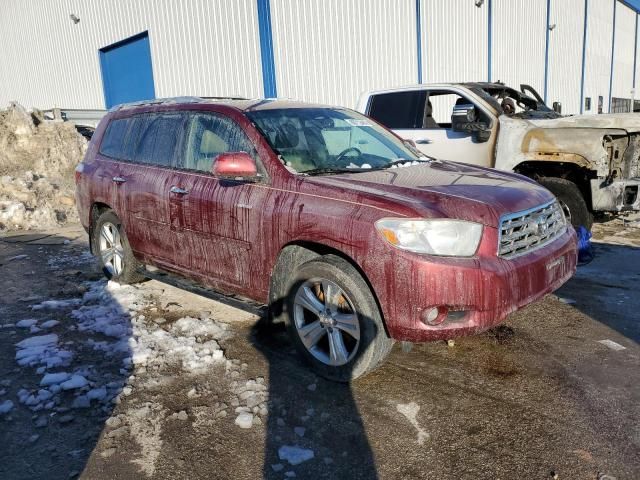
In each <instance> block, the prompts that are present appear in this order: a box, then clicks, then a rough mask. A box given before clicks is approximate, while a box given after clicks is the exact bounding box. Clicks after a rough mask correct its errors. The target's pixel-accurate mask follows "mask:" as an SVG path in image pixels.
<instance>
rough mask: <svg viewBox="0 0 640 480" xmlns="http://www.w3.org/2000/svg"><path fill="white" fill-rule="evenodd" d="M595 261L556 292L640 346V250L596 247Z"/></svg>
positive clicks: (607, 244) (615, 246)
mask: <svg viewBox="0 0 640 480" xmlns="http://www.w3.org/2000/svg"><path fill="white" fill-rule="evenodd" d="M592 245H593V250H594V254H595V256H594V259H593V260H592V261H591V262H590V263H588V264H586V265H581V266H578V269H577V271H576V274H575V275H574V276H573V278H571V280H569V282H567V283H566V284H565V285H564V286H562V287H561V288H560V289H559V290H557V291H556V292H555V293H556V295H558V296H559V297H560V298H561V299H562V301H564V302H566V303H569V304H571V306H573V307H574V308H577V309H578V310H580V311H582V312H583V313H585V314H587V315H588V316H590V317H592V318H594V319H595V320H597V321H599V322H600V323H602V324H604V325H607V326H608V327H610V328H612V329H613V330H616V331H617V332H619V333H620V334H622V335H624V336H625V337H627V338H628V339H630V340H633V341H634V342H636V343H640V323H639V322H638V321H637V318H638V312H639V311H640V295H638V285H640V248H637V247H631V246H623V245H615V244H609V243H596V242H594V243H593V244H592Z"/></svg>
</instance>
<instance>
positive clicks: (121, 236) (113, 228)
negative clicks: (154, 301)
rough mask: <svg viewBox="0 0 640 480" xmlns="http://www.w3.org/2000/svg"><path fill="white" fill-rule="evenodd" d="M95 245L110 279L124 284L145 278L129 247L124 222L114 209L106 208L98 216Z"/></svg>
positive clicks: (99, 259)
mask: <svg viewBox="0 0 640 480" xmlns="http://www.w3.org/2000/svg"><path fill="white" fill-rule="evenodd" d="M93 245H94V253H95V254H96V255H97V256H98V262H100V266H101V267H102V271H103V272H104V275H105V276H106V277H107V278H108V279H109V280H113V281H114V282H118V283H124V284H127V283H137V282H141V281H143V280H145V277H144V276H142V275H141V274H139V273H138V271H137V269H138V268H139V267H140V264H139V263H138V261H137V260H136V258H135V257H134V256H133V252H132V251H131V247H129V241H128V240H127V236H126V235H125V233H124V229H123V227H122V222H120V219H119V218H118V217H117V216H116V214H115V213H114V212H113V211H112V210H106V211H104V212H103V213H102V214H101V215H100V216H99V217H98V220H97V221H96V223H95V226H94V227H93Z"/></svg>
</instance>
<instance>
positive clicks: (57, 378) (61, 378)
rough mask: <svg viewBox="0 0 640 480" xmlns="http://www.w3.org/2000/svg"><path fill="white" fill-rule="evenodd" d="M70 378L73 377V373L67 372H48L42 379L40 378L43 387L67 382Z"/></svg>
mask: <svg viewBox="0 0 640 480" xmlns="http://www.w3.org/2000/svg"><path fill="white" fill-rule="evenodd" d="M69 378H71V375H70V374H69V373H67V372H57V373H47V374H46V375H45V376H44V377H42V380H40V385H41V386H43V387H46V386H49V385H58V384H60V383H62V382H66V381H67V380H69Z"/></svg>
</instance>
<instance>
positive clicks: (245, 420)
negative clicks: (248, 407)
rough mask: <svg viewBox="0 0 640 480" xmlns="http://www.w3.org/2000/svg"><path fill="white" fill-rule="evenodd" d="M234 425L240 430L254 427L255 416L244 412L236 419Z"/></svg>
mask: <svg viewBox="0 0 640 480" xmlns="http://www.w3.org/2000/svg"><path fill="white" fill-rule="evenodd" d="M234 423H235V424H236V425H237V426H239V427H240V428H251V427H252V426H253V415H252V414H250V413H248V412H242V413H241V414H240V415H238V416H237V417H236V420H235V422H234Z"/></svg>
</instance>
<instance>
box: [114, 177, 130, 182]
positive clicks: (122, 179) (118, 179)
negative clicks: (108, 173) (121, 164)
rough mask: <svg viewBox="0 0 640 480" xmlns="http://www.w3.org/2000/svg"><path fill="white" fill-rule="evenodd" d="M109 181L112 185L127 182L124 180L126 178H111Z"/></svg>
mask: <svg viewBox="0 0 640 480" xmlns="http://www.w3.org/2000/svg"><path fill="white" fill-rule="evenodd" d="M111 181H112V182H113V183H124V182H126V181H127V179H126V178H122V177H113V178H112V179H111Z"/></svg>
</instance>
